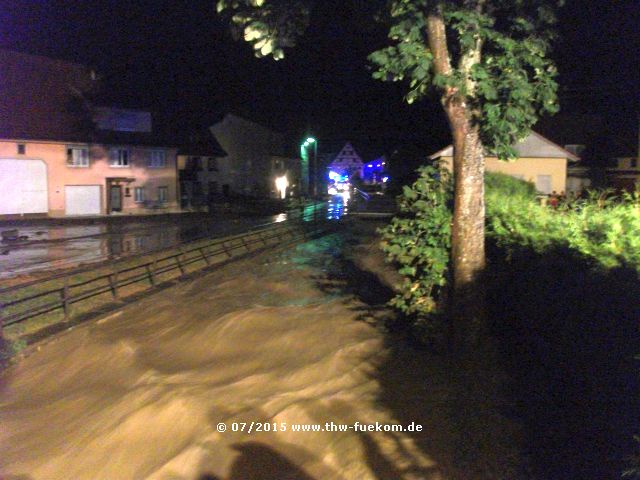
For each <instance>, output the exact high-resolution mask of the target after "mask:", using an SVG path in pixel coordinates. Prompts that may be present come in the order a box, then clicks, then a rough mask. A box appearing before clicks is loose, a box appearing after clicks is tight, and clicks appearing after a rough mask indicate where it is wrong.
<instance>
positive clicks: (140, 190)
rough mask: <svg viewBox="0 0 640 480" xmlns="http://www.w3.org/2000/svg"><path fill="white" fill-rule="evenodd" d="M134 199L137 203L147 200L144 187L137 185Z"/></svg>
mask: <svg viewBox="0 0 640 480" xmlns="http://www.w3.org/2000/svg"><path fill="white" fill-rule="evenodd" d="M133 195H134V200H135V202H136V203H142V202H144V201H145V197H144V187H135V188H134V190H133Z"/></svg>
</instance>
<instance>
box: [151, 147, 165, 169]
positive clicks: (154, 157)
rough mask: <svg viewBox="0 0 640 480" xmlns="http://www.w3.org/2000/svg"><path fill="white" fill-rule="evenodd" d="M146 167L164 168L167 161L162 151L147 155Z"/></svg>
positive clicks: (153, 151)
mask: <svg viewBox="0 0 640 480" xmlns="http://www.w3.org/2000/svg"><path fill="white" fill-rule="evenodd" d="M148 166H149V167H151V168H164V167H166V166H167V159H166V155H165V152H164V150H152V151H151V153H150V155H149V163H148Z"/></svg>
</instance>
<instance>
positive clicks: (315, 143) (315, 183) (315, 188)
mask: <svg viewBox="0 0 640 480" xmlns="http://www.w3.org/2000/svg"><path fill="white" fill-rule="evenodd" d="M311 144H313V169H312V172H311V175H312V178H313V196H314V197H317V196H318V170H317V166H318V141H317V140H316V139H315V138H313V137H308V138H307V139H306V140H305V141H304V143H303V144H302V147H303V148H302V149H301V150H303V149H304V151H305V154H306V160H308V158H309V155H308V153H307V149H308V148H309V146H310V145H311ZM303 158H305V156H303Z"/></svg>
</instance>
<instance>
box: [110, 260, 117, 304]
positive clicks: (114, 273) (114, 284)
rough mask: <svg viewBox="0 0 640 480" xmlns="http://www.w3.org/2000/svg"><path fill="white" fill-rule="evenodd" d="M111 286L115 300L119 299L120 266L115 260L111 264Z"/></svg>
mask: <svg viewBox="0 0 640 480" xmlns="http://www.w3.org/2000/svg"><path fill="white" fill-rule="evenodd" d="M109 286H110V287H111V294H112V295H113V298H114V299H115V300H118V267H117V266H116V264H115V262H113V263H112V264H111V273H110V274H109Z"/></svg>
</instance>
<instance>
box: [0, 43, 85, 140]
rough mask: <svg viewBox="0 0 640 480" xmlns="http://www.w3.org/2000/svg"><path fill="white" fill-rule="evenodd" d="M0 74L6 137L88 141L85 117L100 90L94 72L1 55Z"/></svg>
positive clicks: (0, 123) (1, 130)
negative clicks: (91, 98)
mask: <svg viewBox="0 0 640 480" xmlns="http://www.w3.org/2000/svg"><path fill="white" fill-rule="evenodd" d="M0 71H1V72H2V75H0V98H2V102H0V137H2V138H17V139H26V140H58V141H69V140H72V141H83V140H86V133H85V132H84V130H85V128H86V127H87V125H86V124H83V123H85V122H84V121H85V120H87V118H83V116H82V114H81V112H82V109H83V106H84V102H85V99H86V95H89V94H90V93H91V92H92V90H94V88H95V87H96V80H95V78H96V77H95V74H94V73H93V72H92V70H91V69H90V68H89V67H86V66H84V65H79V64H76V63H71V62H66V61H62V60H55V59H51V58H46V57H40V56H36V55H28V54H24V53H18V52H14V51H11V50H5V49H0ZM89 123H90V122H89Z"/></svg>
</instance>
